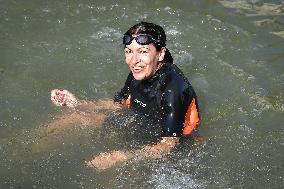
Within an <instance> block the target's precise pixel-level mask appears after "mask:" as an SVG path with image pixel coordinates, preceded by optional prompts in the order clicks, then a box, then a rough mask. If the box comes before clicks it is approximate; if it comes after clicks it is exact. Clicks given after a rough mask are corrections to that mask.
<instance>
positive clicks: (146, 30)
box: [124, 22, 173, 63]
mask: <svg viewBox="0 0 284 189" xmlns="http://www.w3.org/2000/svg"><path fill="white" fill-rule="evenodd" d="M140 34H147V35H151V36H152V37H153V38H154V39H155V40H158V41H160V43H159V44H155V43H153V45H154V46H155V47H156V49H157V51H160V50H161V49H162V47H166V41H167V36H166V33H165V31H164V29H163V28H162V27H161V26H159V25H157V24H153V23H149V22H140V23H138V24H135V25H134V26H132V27H131V28H129V30H127V32H125V34H124V35H130V36H133V35H140ZM163 61H164V62H167V63H173V58H172V55H171V53H170V51H169V50H168V49H167V48H166V53H165V57H164V60H163Z"/></svg>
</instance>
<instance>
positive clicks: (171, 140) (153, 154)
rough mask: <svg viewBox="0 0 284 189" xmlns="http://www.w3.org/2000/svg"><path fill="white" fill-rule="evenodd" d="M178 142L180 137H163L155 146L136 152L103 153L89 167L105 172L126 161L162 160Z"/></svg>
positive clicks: (89, 162) (88, 163) (88, 164)
mask: <svg viewBox="0 0 284 189" xmlns="http://www.w3.org/2000/svg"><path fill="white" fill-rule="evenodd" d="M178 142H179V138H178V137H162V138H161V141H160V142H158V143H157V144H155V145H147V146H144V147H143V148H141V149H138V150H134V151H112V152H108V153H101V154H100V155H98V156H96V157H95V158H94V159H92V160H90V161H88V162H86V163H87V166H88V167H92V168H96V169H97V170H105V169H108V168H110V167H112V166H114V165H115V164H117V163H119V162H122V161H126V160H134V161H139V160H142V159H145V158H154V159H156V158H161V157H162V156H163V155H166V154H168V153H169V152H170V151H171V150H172V149H173V148H174V147H175V145H176V144H177V143H178Z"/></svg>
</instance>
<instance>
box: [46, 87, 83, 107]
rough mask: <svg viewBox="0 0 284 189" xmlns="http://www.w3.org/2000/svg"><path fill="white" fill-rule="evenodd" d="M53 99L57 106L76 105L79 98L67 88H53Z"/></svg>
mask: <svg viewBox="0 0 284 189" xmlns="http://www.w3.org/2000/svg"><path fill="white" fill-rule="evenodd" d="M50 99H51V101H52V102H53V103H54V104H55V105H56V106H67V107H71V108H73V107H76V106H77V105H78V100H77V98H76V97H75V96H74V95H73V94H72V93H71V92H69V91H67V90H65V89H53V90H52V91H51V98H50Z"/></svg>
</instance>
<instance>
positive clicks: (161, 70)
mask: <svg viewBox="0 0 284 189" xmlns="http://www.w3.org/2000/svg"><path fill="white" fill-rule="evenodd" d="M123 44H124V45H125V48H124V53H125V62H126V64H127V65H128V66H129V69H130V71H131V72H130V73H129V75H128V77H127V80H126V82H125V86H124V87H123V88H122V90H121V91H120V92H118V93H117V94H116V95H115V97H114V102H115V103H117V104H121V107H122V106H123V105H127V106H128V107H130V108H131V109H133V110H134V111H136V112H138V113H142V114H144V115H146V116H147V117H148V118H149V119H151V120H152V122H155V123H157V125H158V126H160V128H161V129H160V130H161V133H160V137H161V138H160V140H159V142H158V143H156V144H149V145H146V146H142V147H141V148H140V149H136V150H133V151H112V152H108V153H101V154H100V155H98V156H96V157H95V158H94V159H92V160H90V161H88V162H86V163H87V165H88V166H89V167H94V168H97V169H100V170H101V169H106V168H109V167H111V166H112V165H114V164H116V163H117V162H121V161H125V160H129V159H136V160H137V159H141V158H143V157H144V158H159V157H161V156H162V155H165V154H168V153H169V152H170V151H171V150H172V149H173V148H174V147H175V146H176V144H178V143H179V140H180V138H181V137H187V136H189V135H190V134H191V133H192V132H193V131H194V129H195V128H196V126H197V124H198V123H199V114H198V106H197V97H196V94H195V92H194V90H193V88H192V86H191V84H190V83H189V82H188V80H187V79H186V78H185V76H184V75H183V73H182V72H181V71H180V70H179V69H178V67H177V66H176V65H174V64H173V59H172V57H171V54H170V52H169V50H168V49H167V48H166V35H165V32H164V30H163V28H162V27H161V26H158V25H156V24H152V23H147V22H141V23H139V24H136V25H134V26H133V27H131V28H130V29H129V30H128V31H127V32H126V33H125V34H124V37H123ZM51 100H52V101H53V103H54V104H56V105H58V106H67V107H72V108H76V107H80V106H81V105H82V104H86V103H85V102H82V101H79V100H78V99H77V98H76V97H75V96H74V95H73V94H72V93H70V92H69V91H66V90H58V89H55V90H53V91H52V93H51ZM117 109H119V108H117V106H116V108H115V109H114V110H117ZM137 157H139V158H137Z"/></svg>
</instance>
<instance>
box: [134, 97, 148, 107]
mask: <svg viewBox="0 0 284 189" xmlns="http://www.w3.org/2000/svg"><path fill="white" fill-rule="evenodd" d="M134 102H135V103H137V104H139V105H140V106H142V107H143V108H145V107H146V106H147V104H144V103H143V102H141V101H140V100H138V99H137V98H135V99H134Z"/></svg>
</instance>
